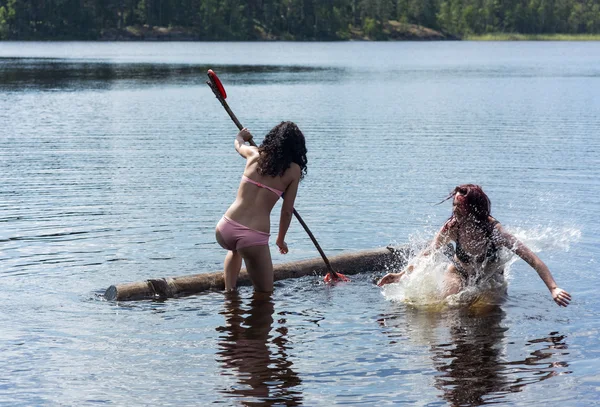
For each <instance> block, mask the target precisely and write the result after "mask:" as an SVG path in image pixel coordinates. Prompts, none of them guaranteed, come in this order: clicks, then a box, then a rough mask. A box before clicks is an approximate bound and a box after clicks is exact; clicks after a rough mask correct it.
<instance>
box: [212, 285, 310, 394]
mask: <svg viewBox="0 0 600 407" xmlns="http://www.w3.org/2000/svg"><path fill="white" fill-rule="evenodd" d="M273 313H274V303H273V299H272V297H271V295H268V294H260V293H254V294H253V297H252V299H251V300H250V304H249V306H248V307H244V306H243V300H242V298H241V297H240V295H239V294H238V293H237V292H233V293H227V294H226V295H225V304H224V308H223V311H222V312H221V314H222V315H224V316H225V325H224V326H222V327H218V328H217V331H219V332H221V335H220V337H219V342H218V344H217V347H218V351H217V355H218V357H217V360H218V362H219V363H220V364H221V366H222V368H223V372H222V375H223V376H233V377H235V379H236V380H237V383H236V384H235V385H233V386H228V387H227V388H224V389H222V390H221V392H222V393H224V394H225V395H226V396H228V397H232V398H234V399H236V401H238V402H241V403H243V404H244V405H252V406H271V405H286V406H297V405H301V404H302V393H301V391H300V390H298V389H296V387H297V386H299V385H300V384H301V383H302V381H301V379H300V377H299V376H298V374H297V373H296V372H295V371H294V370H293V369H292V362H290V361H289V360H288V356H287V349H289V347H288V345H287V342H288V339H287V328H286V327H285V326H283V324H284V323H285V320H279V321H277V323H278V325H280V326H279V327H278V328H277V329H275V330H274V331H273V322H274V320H273Z"/></svg>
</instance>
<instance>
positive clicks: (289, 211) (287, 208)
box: [275, 164, 300, 254]
mask: <svg viewBox="0 0 600 407" xmlns="http://www.w3.org/2000/svg"><path fill="white" fill-rule="evenodd" d="M289 171H290V172H291V173H292V182H290V184H289V185H288V186H287V188H286V189H285V192H284V194H283V205H281V215H280V217H279V234H278V235H277V241H276V242H275V243H276V244H277V246H278V247H279V252H280V253H281V254H286V253H287V252H288V247H287V244H286V243H285V235H286V233H287V231H288V229H289V227H290V223H291V221H292V216H293V215H294V201H296V194H297V193H298V184H299V183H300V166H298V164H292V166H291V167H290V169H289Z"/></svg>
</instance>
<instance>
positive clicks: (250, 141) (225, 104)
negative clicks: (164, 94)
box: [206, 81, 337, 276]
mask: <svg viewBox="0 0 600 407" xmlns="http://www.w3.org/2000/svg"><path fill="white" fill-rule="evenodd" d="M206 84H207V85H208V86H210V88H211V89H212V91H213V93H214V94H215V96H216V97H217V99H218V100H219V102H221V104H222V105H223V108H224V109H225V111H226V112H227V113H228V114H229V117H230V118H231V120H233V122H234V123H235V125H236V126H237V128H238V130H242V129H243V128H244V126H242V124H241V123H240V121H239V120H238V118H237V117H236V116H235V114H233V112H232V111H231V108H230V107H229V105H228V104H227V102H226V101H225V99H223V97H222V96H221V95H220V94H219V91H218V90H217V89H215V87H214V86H213V84H212V83H211V82H210V81H207V82H206ZM248 143H250V145H251V146H254V147H257V145H256V143H255V142H254V140H252V139H250V140H248ZM294 216H295V217H296V219H298V222H300V224H301V225H302V227H303V228H304V230H305V231H306V233H307V234H308V237H310V240H312V242H313V244H314V245H315V247H316V248H317V250H318V251H319V254H320V255H321V257H322V258H323V261H324V262H325V266H327V270H328V271H329V272H330V273H332V274H333V275H334V276H335V275H337V273H336V272H335V271H334V270H333V268H332V267H331V264H330V263H329V260H328V259H327V256H325V252H324V251H323V249H321V246H320V245H319V242H317V239H316V238H315V236H314V235H313V234H312V232H311V231H310V229H309V228H308V226H307V225H306V223H304V220H303V219H302V217H301V216H300V214H299V213H298V211H297V210H296V208H294Z"/></svg>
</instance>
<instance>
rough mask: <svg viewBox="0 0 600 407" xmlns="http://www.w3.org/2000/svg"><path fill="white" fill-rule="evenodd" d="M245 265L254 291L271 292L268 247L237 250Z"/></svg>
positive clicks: (271, 273)
mask: <svg viewBox="0 0 600 407" xmlns="http://www.w3.org/2000/svg"><path fill="white" fill-rule="evenodd" d="M238 251H239V252H240V254H241V255H242V257H243V258H244V263H246V271H248V275H250V279H251V280H252V284H254V290H255V291H260V292H266V293H270V292H271V291H273V263H272V262H271V252H270V251H269V246H267V245H264V246H252V247H245V248H243V249H239V250H238Z"/></svg>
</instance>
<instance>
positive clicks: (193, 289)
mask: <svg viewBox="0 0 600 407" xmlns="http://www.w3.org/2000/svg"><path fill="white" fill-rule="evenodd" d="M409 252H410V249H409V248H408V247H404V246H403V247H391V246H388V247H382V248H378V249H372V250H363V251H358V252H350V253H342V254H340V255H337V256H334V257H331V258H330V259H329V261H330V263H331V266H332V267H333V269H334V270H335V271H337V272H340V273H343V274H346V275H353V274H358V273H361V272H372V271H383V270H386V268H387V267H394V269H397V268H399V267H402V265H403V264H404V263H405V262H406V259H407V258H408V256H409V254H410V253H409ZM325 273H327V268H326V266H325V263H323V259H321V258H320V257H319V258H314V259H309V260H300V261H294V262H289V263H281V264H275V265H274V266H273V277H274V280H275V281H278V280H283V279H287V278H299V277H303V276H306V275H309V274H319V275H324V274H325ZM237 285H238V286H250V285H252V281H250V277H249V276H248V273H247V272H246V269H242V271H241V272H240V275H239V277H238V281H237ZM224 288H225V282H224V280H223V271H218V272H215V273H206V274H194V275H189V276H181V277H167V278H159V279H150V280H146V281H143V282H136V283H126V284H119V285H111V286H110V287H108V289H107V290H106V292H105V293H104V297H105V298H106V299H107V300H109V301H136V300H148V299H166V298H174V297H183V296H186V295H193V294H198V293H201V292H203V291H209V290H223V289H224Z"/></svg>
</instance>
